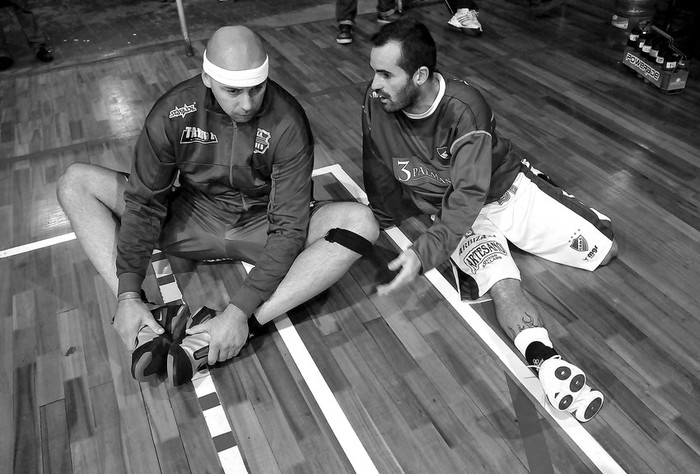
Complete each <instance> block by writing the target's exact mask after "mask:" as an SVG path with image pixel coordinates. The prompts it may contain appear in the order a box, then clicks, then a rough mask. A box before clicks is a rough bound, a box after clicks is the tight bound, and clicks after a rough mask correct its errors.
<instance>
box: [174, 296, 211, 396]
mask: <svg viewBox="0 0 700 474" xmlns="http://www.w3.org/2000/svg"><path fill="white" fill-rule="evenodd" d="M214 316H216V312H215V311H214V310H213V309H210V308H207V307H206V306H203V307H202V308H201V309H200V310H199V311H197V312H196V313H195V314H194V315H193V316H192V318H191V319H190V321H188V323H187V327H188V328H190V327H193V326H197V325H198V324H202V323H204V322H206V321H209V320H210V319H211V318H213V317H214ZM208 355H209V335H208V334H206V333H202V334H191V335H186V336H185V337H184V338H183V339H182V341H181V342H179V343H178V342H176V343H174V344H172V345H171V346H170V348H169V351H168V357H167V359H168V360H167V371H168V376H169V377H170V380H172V382H173V385H175V386H178V385H183V384H186V383H187V382H189V381H190V380H192V377H193V376H194V374H196V373H197V372H199V371H200V370H202V369H203V368H204V367H206V365H207V356H208Z"/></svg>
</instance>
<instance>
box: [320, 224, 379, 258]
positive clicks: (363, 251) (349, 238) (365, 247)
mask: <svg viewBox="0 0 700 474" xmlns="http://www.w3.org/2000/svg"><path fill="white" fill-rule="evenodd" d="M326 240H327V241H328V242H335V243H336V244H339V245H342V246H343V247H345V248H347V249H350V250H352V251H353V252H356V253H359V254H360V255H367V254H368V253H370V252H371V251H372V242H370V241H369V240H367V239H365V238H364V237H362V236H361V235H359V234H356V233H354V232H352V231H349V230H347V229H340V228H338V227H336V228H334V229H331V230H329V231H328V233H327V234H326Z"/></svg>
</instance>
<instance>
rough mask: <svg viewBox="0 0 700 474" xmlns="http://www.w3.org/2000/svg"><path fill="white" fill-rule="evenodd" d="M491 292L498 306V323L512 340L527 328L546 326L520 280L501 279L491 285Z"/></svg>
mask: <svg viewBox="0 0 700 474" xmlns="http://www.w3.org/2000/svg"><path fill="white" fill-rule="evenodd" d="M489 294H490V295H491V298H492V299H493V304H494V306H495V308H496V317H497V318H498V323H499V324H500V325H501V328H503V330H504V331H505V332H506V334H507V335H508V337H510V338H511V340H514V339H515V337H516V336H517V335H518V334H520V332H521V331H523V330H525V329H528V328H536V327H544V322H543V321H542V318H541V317H540V315H539V313H538V312H537V310H536V309H535V306H534V305H533V304H532V302H531V301H530V300H529V299H528V298H527V296H525V292H524V291H523V287H522V284H521V283H520V281H519V280H516V279H514V278H507V279H505V280H501V281H499V282H498V283H496V284H495V285H493V286H492V287H491V289H490V290H489Z"/></svg>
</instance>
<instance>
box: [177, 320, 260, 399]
mask: <svg viewBox="0 0 700 474" xmlns="http://www.w3.org/2000/svg"><path fill="white" fill-rule="evenodd" d="M214 316H216V312H215V311H214V310H213V309H209V308H207V307H202V309H200V310H199V311H198V312H197V313H196V314H195V315H194V316H192V320H191V321H190V322H189V324H187V327H192V326H196V325H197V324H202V323H204V322H206V321H209V320H210V319H211V318H213V317H214ZM269 328H270V324H269V323H268V324H265V325H260V323H258V320H257V319H255V318H250V319H248V341H250V340H251V339H253V338H255V337H258V336H260V335H262V334H266V333H267V332H268V330H269ZM208 339H209V337H208V336H207V335H206V334H192V335H188V336H185V337H184V339H182V342H180V343H177V342H175V343H173V344H172V345H171V346H170V350H169V352H168V362H167V366H168V368H167V370H168V375H169V376H170V379H171V380H172V382H173V385H175V386H178V385H183V384H186V383H187V382H189V381H190V380H192V377H193V376H194V374H196V373H197V372H199V371H200V370H202V369H204V367H206V365H207V357H208V356H209V341H208ZM246 344H247V343H246Z"/></svg>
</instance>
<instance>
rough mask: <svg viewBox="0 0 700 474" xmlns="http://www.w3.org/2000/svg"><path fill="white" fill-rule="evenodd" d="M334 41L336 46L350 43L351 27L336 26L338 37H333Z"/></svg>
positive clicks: (344, 25) (343, 24)
mask: <svg viewBox="0 0 700 474" xmlns="http://www.w3.org/2000/svg"><path fill="white" fill-rule="evenodd" d="M335 41H336V42H337V43H338V44H350V43H352V25H348V24H347V23H341V24H340V25H338V36H336V37H335Z"/></svg>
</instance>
